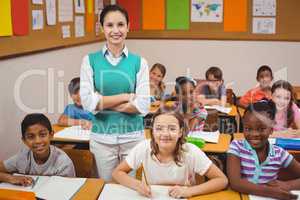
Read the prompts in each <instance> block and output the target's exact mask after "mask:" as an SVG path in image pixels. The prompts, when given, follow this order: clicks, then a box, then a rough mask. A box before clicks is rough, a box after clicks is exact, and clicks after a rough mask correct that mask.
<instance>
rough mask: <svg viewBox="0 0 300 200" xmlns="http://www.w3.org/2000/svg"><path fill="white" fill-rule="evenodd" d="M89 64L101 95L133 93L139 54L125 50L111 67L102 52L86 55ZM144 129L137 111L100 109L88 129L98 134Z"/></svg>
mask: <svg viewBox="0 0 300 200" xmlns="http://www.w3.org/2000/svg"><path fill="white" fill-rule="evenodd" d="M89 61H90V65H91V67H92V69H93V72H94V77H93V78H94V85H95V89H96V91H98V92H99V93H100V94H101V95H103V96H112V95H116V94H121V93H135V89H136V75H137V73H138V72H139V70H140V67H141V66H140V63H141V57H140V56H137V55H135V54H132V53H130V52H129V53H128V57H125V56H124V57H123V58H122V59H121V61H120V62H119V63H118V64H117V65H116V66H113V65H112V64H110V62H108V61H107V59H106V58H105V57H104V55H103V53H102V51H97V52H95V53H92V54H89ZM142 130H144V124H143V118H142V117H141V116H140V115H138V114H128V113H122V112H116V111H112V110H109V109H106V110H102V111H100V112H98V113H97V114H96V115H95V118H94V119H93V127H92V132H94V133H99V134H126V133H130V132H134V131H142Z"/></svg>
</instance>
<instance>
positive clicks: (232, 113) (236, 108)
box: [228, 105, 245, 116]
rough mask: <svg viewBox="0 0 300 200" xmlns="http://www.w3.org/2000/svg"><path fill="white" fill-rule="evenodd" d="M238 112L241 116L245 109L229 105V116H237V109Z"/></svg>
mask: <svg viewBox="0 0 300 200" xmlns="http://www.w3.org/2000/svg"><path fill="white" fill-rule="evenodd" d="M237 110H239V112H240V114H241V116H243V115H244V112H245V109H243V108H240V107H237V106H234V105H231V111H230V113H228V115H229V116H238V111H237Z"/></svg>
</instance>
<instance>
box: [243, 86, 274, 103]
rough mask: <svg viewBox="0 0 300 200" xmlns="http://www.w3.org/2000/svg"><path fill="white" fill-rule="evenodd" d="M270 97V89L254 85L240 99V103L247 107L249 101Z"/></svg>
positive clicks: (253, 101)
mask: <svg viewBox="0 0 300 200" xmlns="http://www.w3.org/2000/svg"><path fill="white" fill-rule="evenodd" d="M264 98H265V99H271V98H272V96H271V91H270V90H267V91H265V90H262V89H261V87H256V88H253V89H251V90H249V91H248V92H247V93H246V94H245V95H244V96H242V97H241V99H240V104H241V105H243V106H245V107H247V106H248V105H249V104H251V103H255V102H257V101H260V100H262V99H264Z"/></svg>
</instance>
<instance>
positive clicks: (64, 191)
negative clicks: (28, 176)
mask: <svg viewBox="0 0 300 200" xmlns="http://www.w3.org/2000/svg"><path fill="white" fill-rule="evenodd" d="M85 181H86V179H85V178H66V177H60V176H51V178H50V180H49V181H47V182H46V183H45V185H44V186H43V187H41V188H39V190H38V191H36V196H37V197H39V198H42V199H48V200H69V199H71V198H72V196H73V195H74V194H75V193H76V192H78V191H79V190H80V188H81V187H82V186H83V184H84V183H85Z"/></svg>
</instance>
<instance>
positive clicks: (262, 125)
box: [227, 101, 300, 199]
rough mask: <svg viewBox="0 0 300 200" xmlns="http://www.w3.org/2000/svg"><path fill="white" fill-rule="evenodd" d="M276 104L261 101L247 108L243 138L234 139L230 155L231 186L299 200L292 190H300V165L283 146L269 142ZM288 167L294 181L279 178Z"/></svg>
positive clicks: (228, 159) (228, 173)
mask: <svg viewBox="0 0 300 200" xmlns="http://www.w3.org/2000/svg"><path fill="white" fill-rule="evenodd" d="M274 117H275V113H274V104H273V103H272V102H268V101H261V102H257V103H254V104H251V105H249V106H248V107H247V109H246V111H245V114H244V117H243V123H244V136H245V139H244V140H234V141H232V143H231V144H230V148H229V151H228V155H227V175H228V178H229V182H230V186H231V188H232V189H234V190H236V191H238V192H241V193H246V194H253V195H259V196H266V197H272V198H276V199H297V196H296V195H294V194H292V193H291V192H290V191H291V190H299V189H300V179H299V177H300V164H299V163H298V162H297V161H296V160H295V159H294V158H293V156H292V155H290V154H289V153H288V152H287V151H286V150H284V149H282V148H281V147H278V146H275V145H272V144H271V143H269V142H268V138H269V136H270V135H271V134H272V126H273V124H274ZM281 168H285V171H288V172H290V173H292V174H294V178H295V179H294V180H290V181H280V180H278V179H277V178H278V173H279V170H280V169H281Z"/></svg>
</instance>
